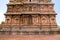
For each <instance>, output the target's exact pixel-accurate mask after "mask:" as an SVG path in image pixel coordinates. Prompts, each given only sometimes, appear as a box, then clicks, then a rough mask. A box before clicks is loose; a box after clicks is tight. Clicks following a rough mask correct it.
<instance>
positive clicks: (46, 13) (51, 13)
mask: <svg viewBox="0 0 60 40" xmlns="http://www.w3.org/2000/svg"><path fill="white" fill-rule="evenodd" d="M21 14H41V15H49V14H50V15H57V13H54V12H8V13H5V14H4V15H21Z"/></svg>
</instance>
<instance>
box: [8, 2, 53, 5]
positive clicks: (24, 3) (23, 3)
mask: <svg viewBox="0 0 60 40" xmlns="http://www.w3.org/2000/svg"><path fill="white" fill-rule="evenodd" d="M16 4H19V5H20V4H21V5H28V4H31V5H33V4H35V5H36V4H37V5H41V4H42V5H44V4H48V5H54V3H38V2H37V3H35V2H13V3H12V2H10V3H8V4H7V5H16Z"/></svg>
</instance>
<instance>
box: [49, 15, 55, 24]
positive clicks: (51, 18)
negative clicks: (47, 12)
mask: <svg viewBox="0 0 60 40" xmlns="http://www.w3.org/2000/svg"><path fill="white" fill-rule="evenodd" d="M50 21H51V25H55V24H56V19H55V16H54V15H51V16H50Z"/></svg>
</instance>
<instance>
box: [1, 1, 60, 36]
mask: <svg viewBox="0 0 60 40" xmlns="http://www.w3.org/2000/svg"><path fill="white" fill-rule="evenodd" d="M4 15H5V22H2V24H0V35H6V36H7V35H23V36H24V35H55V34H60V31H59V28H58V26H57V24H56V12H55V10H54V3H52V0H10V2H9V3H8V4H7V12H6V13H5V14H4Z"/></svg>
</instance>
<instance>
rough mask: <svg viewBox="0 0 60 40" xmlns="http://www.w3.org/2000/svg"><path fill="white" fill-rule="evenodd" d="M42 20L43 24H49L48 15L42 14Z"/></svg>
mask: <svg viewBox="0 0 60 40" xmlns="http://www.w3.org/2000/svg"><path fill="white" fill-rule="evenodd" d="M41 21H42V24H43V25H47V24H48V16H46V15H42V16H41Z"/></svg>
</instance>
